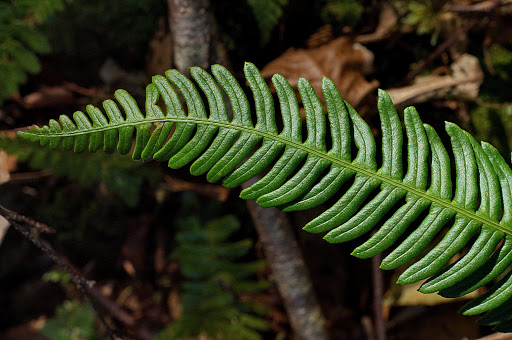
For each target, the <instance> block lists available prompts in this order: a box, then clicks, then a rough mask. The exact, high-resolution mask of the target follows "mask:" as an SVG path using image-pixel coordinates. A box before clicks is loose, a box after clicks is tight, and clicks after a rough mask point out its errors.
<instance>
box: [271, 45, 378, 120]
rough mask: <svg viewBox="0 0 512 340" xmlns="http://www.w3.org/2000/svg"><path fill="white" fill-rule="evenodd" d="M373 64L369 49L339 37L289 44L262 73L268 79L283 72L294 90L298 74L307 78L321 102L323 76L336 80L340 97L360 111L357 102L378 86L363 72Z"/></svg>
mask: <svg viewBox="0 0 512 340" xmlns="http://www.w3.org/2000/svg"><path fill="white" fill-rule="evenodd" d="M372 64H373V53H372V52H371V51H369V50H368V49H366V48H365V47H364V46H363V45H361V44H354V43H353V41H352V39H351V38H349V37H339V38H336V39H334V40H332V41H331V42H329V43H327V44H325V45H321V46H319V47H316V48H310V49H294V48H291V49H289V50H287V51H286V52H285V53H283V54H282V55H281V56H280V57H278V58H277V59H275V60H273V61H271V62H270V63H269V64H267V65H266V66H265V67H264V68H263V69H262V70H261V74H262V75H263V77H264V78H265V79H266V80H267V81H270V79H271V77H272V76H273V75H274V74H275V73H279V74H281V75H283V76H284V77H285V78H286V79H287V80H288V81H289V82H290V84H291V85H292V87H293V88H294V90H295V91H296V92H297V83H298V80H299V78H301V77H304V78H307V79H308V80H309V81H310V82H311V84H312V85H313V88H314V89H315V91H316V92H317V93H318V95H319V98H320V100H321V101H322V102H324V103H325V99H324V98H323V95H322V79H323V77H324V76H326V77H328V78H330V79H331V80H332V81H333V82H334V83H335V84H336V87H337V88H338V90H339V91H340V93H341V95H342V96H343V98H344V99H345V100H346V101H347V102H348V103H349V104H351V105H352V106H354V107H355V108H356V109H358V110H359V111H361V110H360V108H358V105H359V104H360V103H361V102H362V101H363V99H365V97H367V96H368V95H369V94H370V93H372V92H373V91H374V90H375V89H376V88H377V87H378V86H379V82H378V81H376V80H373V81H371V82H368V81H367V80H366V79H365V77H364V75H363V74H364V72H366V71H369V70H371V65H372ZM272 88H273V87H272Z"/></svg>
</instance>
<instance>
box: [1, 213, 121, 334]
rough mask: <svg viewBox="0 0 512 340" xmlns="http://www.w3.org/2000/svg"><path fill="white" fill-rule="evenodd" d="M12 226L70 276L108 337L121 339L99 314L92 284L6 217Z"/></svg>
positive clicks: (54, 252)
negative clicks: (90, 290) (91, 294)
mask: <svg viewBox="0 0 512 340" xmlns="http://www.w3.org/2000/svg"><path fill="white" fill-rule="evenodd" d="M4 217H5V218H6V219H7V220H8V221H9V222H10V223H11V225H12V227H13V228H14V229H15V230H16V231H18V232H19V233H21V234H22V235H23V236H25V237H26V238H27V239H28V240H29V241H30V242H32V244H34V245H35V246H36V247H38V248H39V249H41V250H42V251H43V253H45V254H46V255H47V256H48V257H49V258H51V259H52V260H53V261H54V262H55V263H57V264H58V265H59V266H60V267H61V268H62V269H64V270H65V271H66V272H67V273H68V274H69V275H70V276H71V280H72V281H73V283H74V284H75V285H76V286H77V288H78V290H79V291H80V293H81V294H82V295H83V296H84V297H85V298H86V300H87V301H88V302H89V303H90V304H91V306H92V307H93V308H94V310H95V311H96V314H97V315H98V316H99V319H100V321H101V323H102V324H103V327H105V330H106V332H107V335H108V337H109V338H110V339H115V338H121V339H122V337H121V336H120V335H119V333H118V331H117V330H114V329H113V328H112V327H110V326H109V325H108V323H107V322H106V321H105V319H104V318H103V317H102V313H100V312H99V310H98V308H97V306H96V303H95V302H94V301H93V299H91V296H90V295H89V293H88V289H89V288H90V287H91V286H92V284H93V283H92V282H90V281H87V280H86V279H85V278H84V277H82V276H81V275H78V274H77V273H76V272H75V271H74V270H73V269H72V268H71V267H70V266H69V265H68V264H67V263H65V262H64V261H62V260H61V258H60V256H59V255H58V254H57V252H56V251H55V250H53V248H52V247H51V246H50V245H49V244H48V243H46V242H45V241H43V240H41V239H39V238H37V237H36V236H34V235H32V233H30V231H29V230H27V229H26V228H25V227H24V226H23V225H22V224H20V223H19V222H18V220H15V219H12V218H11V217H10V216H4Z"/></svg>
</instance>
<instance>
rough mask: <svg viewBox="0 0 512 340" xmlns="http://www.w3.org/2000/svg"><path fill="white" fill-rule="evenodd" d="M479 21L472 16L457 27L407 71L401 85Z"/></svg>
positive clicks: (406, 82) (408, 81) (410, 79)
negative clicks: (471, 18)
mask: <svg viewBox="0 0 512 340" xmlns="http://www.w3.org/2000/svg"><path fill="white" fill-rule="evenodd" d="M478 21H479V18H474V19H473V20H471V21H470V22H469V23H468V24H467V25H466V26H464V27H461V28H459V29H458V30H457V31H456V32H455V33H453V34H452V35H451V36H450V37H449V38H448V39H447V40H446V41H445V42H443V43H442V44H441V45H439V46H438V47H437V48H436V49H435V51H434V52H432V53H431V54H430V55H429V56H428V57H426V58H425V59H422V60H420V61H419V62H418V66H416V68H415V69H414V70H412V71H411V72H409V73H408V74H407V75H406V76H405V78H404V80H402V82H401V85H402V86H403V85H405V84H408V83H410V82H411V81H412V80H413V79H414V78H415V77H416V76H417V75H418V74H419V73H420V72H421V71H422V70H423V69H424V68H425V67H426V66H428V65H429V64H430V63H431V62H432V61H433V60H434V59H435V58H437V57H438V56H439V55H441V53H443V52H444V51H445V50H446V49H448V48H449V47H450V46H451V45H453V43H455V41H457V39H459V37H460V36H461V35H462V34H464V33H466V32H467V31H469V30H470V29H471V28H472V27H473V26H475V25H476V24H477V23H478Z"/></svg>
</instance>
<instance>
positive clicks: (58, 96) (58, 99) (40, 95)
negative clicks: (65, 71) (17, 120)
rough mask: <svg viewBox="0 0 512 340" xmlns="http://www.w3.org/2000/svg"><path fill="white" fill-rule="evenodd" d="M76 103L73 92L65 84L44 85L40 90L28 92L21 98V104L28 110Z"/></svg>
mask: <svg viewBox="0 0 512 340" xmlns="http://www.w3.org/2000/svg"><path fill="white" fill-rule="evenodd" d="M74 103H75V97H74V96H73V93H72V92H71V91H70V90H69V89H68V88H67V87H65V86H43V87H41V88H40V89H39V90H38V91H36V92H32V93H30V94H27V95H26V96H25V97H23V98H22V100H21V104H22V105H23V107H25V108H26V109H27V110H32V109H38V108H45V107H65V106H70V105H73V104H74Z"/></svg>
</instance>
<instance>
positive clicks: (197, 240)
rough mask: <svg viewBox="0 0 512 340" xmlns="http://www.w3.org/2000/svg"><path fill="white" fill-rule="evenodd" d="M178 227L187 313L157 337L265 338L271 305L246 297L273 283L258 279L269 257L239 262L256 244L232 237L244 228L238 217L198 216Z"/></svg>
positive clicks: (177, 254)
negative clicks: (201, 220) (203, 220)
mask: <svg viewBox="0 0 512 340" xmlns="http://www.w3.org/2000/svg"><path fill="white" fill-rule="evenodd" d="M178 228H179V230H178V233H177V234H176V242H177V246H176V248H175V250H174V251H173V253H172V258H173V259H175V260H177V261H178V263H179V265H180V269H181V272H182V273H183V275H184V277H185V282H184V284H183V294H182V299H183V303H182V305H183V312H182V313H181V315H180V317H179V319H177V320H176V321H174V322H172V323H171V324H169V325H168V326H167V327H166V328H165V329H164V330H163V331H162V333H160V334H159V335H158V337H157V339H190V338H191V337H198V336H199V335H200V334H206V335H208V336H210V337H211V338H212V339H220V338H223V339H255V340H258V339H261V335H260V334H259V331H265V330H267V329H268V325H267V323H266V321H265V320H264V319H263V318H262V317H261V316H264V314H266V313H264V310H265V309H266V308H265V307H264V306H258V305H255V304H251V303H249V302H247V301H245V302H244V301H242V300H241V299H240V295H242V294H250V293H258V292H261V291H263V290H265V289H267V288H268V287H269V286H270V282H268V281H257V280H255V279H254V278H255V277H256V274H257V272H258V271H259V270H260V269H261V268H263V267H264V266H265V263H264V262H263V261H253V262H236V261H237V260H240V257H242V256H244V255H246V254H247V252H249V250H250V249H251V247H252V242H251V240H249V239H245V240H240V241H234V242H233V241H228V238H229V237H230V236H231V235H232V234H233V233H234V232H236V231H237V230H238V229H240V223H239V222H238V220H237V219H236V218H235V217H234V216H231V215H228V216H224V217H222V218H219V219H215V220H211V221H209V222H208V223H206V224H201V223H199V221H198V218H194V217H188V218H185V219H182V220H181V221H180V222H179V223H178ZM262 308H263V309H262ZM258 312H260V313H258ZM258 314H262V315H261V316H259V315H258ZM241 334H243V335H241Z"/></svg>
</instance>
